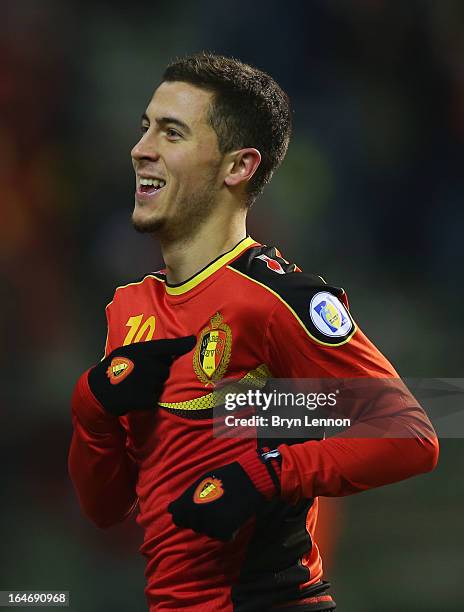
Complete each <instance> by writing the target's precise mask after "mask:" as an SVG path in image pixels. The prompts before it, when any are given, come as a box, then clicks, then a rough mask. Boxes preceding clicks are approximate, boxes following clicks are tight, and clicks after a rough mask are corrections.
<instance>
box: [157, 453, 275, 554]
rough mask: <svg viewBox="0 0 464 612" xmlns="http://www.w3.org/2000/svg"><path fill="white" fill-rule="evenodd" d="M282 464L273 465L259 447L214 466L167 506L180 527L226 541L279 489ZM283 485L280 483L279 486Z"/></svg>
mask: <svg viewBox="0 0 464 612" xmlns="http://www.w3.org/2000/svg"><path fill="white" fill-rule="evenodd" d="M279 476H280V464H276V465H275V466H270V465H269V463H267V462H266V461H265V459H263V456H262V455H260V453H259V452H258V451H256V450H253V451H248V452H246V453H244V454H243V455H242V457H241V458H240V460H239V461H234V462H233V463H229V464H227V465H223V466H222V467H219V468H215V469H213V470H210V471H209V472H207V473H206V474H204V475H203V476H202V477H201V478H199V479H198V480H197V481H196V482H194V483H193V484H192V485H191V486H190V487H189V488H188V489H187V490H186V491H184V493H183V494H182V495H181V496H180V497H178V498H177V499H176V500H175V501H173V502H171V503H170V504H169V506H168V511H169V512H170V513H171V514H172V519H173V521H174V523H175V524H176V525H177V526H178V527H186V528H190V529H193V531H196V532H197V533H203V534H205V535H207V536H209V537H210V538H216V539H218V540H222V541H224V542H226V541H227V540H230V539H231V538H232V537H233V536H234V534H235V532H236V531H237V530H238V529H239V528H240V527H241V526H242V525H243V524H244V523H245V522H246V521H247V520H248V519H249V518H250V517H251V516H253V514H255V513H256V512H257V511H258V510H259V508H260V507H261V506H262V505H263V504H264V503H265V502H266V499H271V498H272V497H273V496H274V495H276V494H277V492H278V485H279V483H278V480H277V479H278V478H279ZM279 488H280V487H279Z"/></svg>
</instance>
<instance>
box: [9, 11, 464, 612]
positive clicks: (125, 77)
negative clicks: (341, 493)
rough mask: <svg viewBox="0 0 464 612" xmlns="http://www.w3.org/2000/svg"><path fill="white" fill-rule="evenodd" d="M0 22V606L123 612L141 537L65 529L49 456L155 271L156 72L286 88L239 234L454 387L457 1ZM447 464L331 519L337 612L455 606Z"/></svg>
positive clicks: (85, 527)
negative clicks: (151, 141)
mask: <svg viewBox="0 0 464 612" xmlns="http://www.w3.org/2000/svg"><path fill="white" fill-rule="evenodd" d="M1 13H2V18H1V25H0V58H1V59H0V110H1V112H0V156H1V163H0V183H1V201H2V202H1V223H0V260H1V264H2V272H3V282H2V284H1V288H2V308H1V312H2V318H1V327H2V334H3V338H4V340H3V343H4V344H3V346H4V349H3V351H2V355H1V364H2V366H1V371H2V379H3V382H2V395H3V425H2V427H1V430H0V436H1V466H2V481H3V487H2V489H3V495H2V498H3V503H2V506H1V524H2V526H3V530H4V533H3V537H2V546H1V548H0V557H1V558H0V578H1V579H0V589H3V590H5V589H41V590H43V589H67V590H70V591H71V598H72V605H71V608H72V609H73V610H76V611H78V612H97V611H98V612H107V611H108V610H112V611H113V612H118V611H131V612H139V611H143V610H145V600H144V596H143V586H144V577H143V571H144V564H143V560H142V559H141V558H140V557H139V555H138V552H137V547H138V545H139V544H140V541H141V537H142V534H141V532H140V531H139V529H138V528H137V527H136V526H134V525H131V524H128V525H123V526H120V527H116V528H114V529H112V530H110V531H108V532H101V531H99V530H98V529H97V528H94V527H93V526H92V525H90V524H88V523H87V522H86V521H85V520H84V519H83V518H82V517H81V515H80V512H79V509H78V506H77V502H76V499H75V496H74V493H73V491H72V489H71V485H70V482H69V480H68V477H67V472H66V454H67V448H68V444H69V439H70V433H71V428H70V419H69V396H70V392H71V388H72V385H73V383H74V381H75V379H76V378H77V376H78V375H79V374H80V372H81V371H83V370H84V368H86V367H87V366H88V365H89V364H91V363H92V362H94V361H95V360H96V359H97V357H98V356H100V355H101V352H102V347H103V344H104V339H105V323H104V313H103V308H104V306H105V304H106V303H107V302H108V301H109V300H110V299H111V297H112V292H113V289H114V287H115V286H116V285H118V284H121V283H124V282H127V281H128V280H132V279H134V278H136V277H138V276H140V275H142V274H143V273H145V272H148V271H151V270H154V269H157V268H158V267H159V266H160V263H161V262H160V256H159V251H158V249H157V247H156V245H154V244H152V241H151V240H150V238H147V237H141V236H139V235H137V234H135V232H133V230H132V229H131V226H130V223H129V216H130V212H131V208H132V202H133V183H134V180H133V175H132V168H131V164H130V159H129V150H130V148H131V146H132V145H133V143H134V142H135V141H136V139H137V138H138V136H139V117H140V114H141V113H142V112H143V110H144V109H145V105H146V103H147V102H148V100H149V99H150V97H151V94H152V91H153V89H154V88H155V86H156V84H157V81H158V79H159V76H160V74H161V71H162V69H163V67H164V65H165V64H166V62H167V61H168V60H170V59H171V58H173V57H175V56H178V55H182V54H185V53H190V52H195V51H199V50H201V49H209V50H213V51H216V52H221V53H224V54H231V55H234V56H237V57H239V58H241V59H242V60H244V61H247V62H250V63H253V64H255V65H257V66H259V67H260V68H262V69H264V70H266V71H268V72H270V73H271V74H272V75H273V76H274V77H275V78H276V79H277V80H278V81H279V83H281V84H282V86H283V87H284V88H285V89H286V90H287V91H288V92H289V93H290V96H291V98H292V101H293V107H294V119H295V130H294V137H293V141H292V143H291V146H290V150H289V153H288V156H287V159H286V161H285V162H284V164H283V166H282V168H281V170H280V171H279V172H278V174H277V175H276V176H275V178H274V180H273V182H272V184H271V186H270V187H269V188H268V189H267V190H266V192H265V194H264V196H263V197H262V198H261V200H260V201H259V202H258V203H257V204H256V205H255V207H254V209H253V211H252V214H251V220H250V232H251V234H252V235H253V236H254V237H255V238H257V239H259V240H262V241H265V242H266V243H268V244H277V245H279V246H280V248H281V250H282V252H283V253H284V255H285V256H286V257H287V258H288V259H291V260H293V261H296V262H297V263H298V264H299V265H300V266H302V267H303V268H305V269H306V270H308V271H314V272H318V273H321V274H322V275H323V276H324V277H325V278H327V279H329V280H330V282H331V283H334V284H337V285H341V286H343V287H345V288H346V289H347V291H348V295H349V297H350V302H351V307H352V311H353V313H354V316H355V318H356V319H357V320H358V322H359V323H360V325H361V326H362V327H363V328H364V330H365V331H366V332H367V334H368V335H369V336H370V337H371V338H372V339H373V340H374V341H375V343H376V344H377V345H378V346H379V347H380V348H381V349H382V350H383V351H384V353H385V354H386V355H387V356H388V357H389V358H390V359H391V360H392V361H393V363H394V364H395V365H396V366H397V368H398V369H399V370H400V372H401V373H402V374H403V375H404V376H411V377H412V376H417V377H440V376H442V377H443V376H446V377H458V376H462V365H463V364H462V361H463V358H462V357H463V350H462V321H461V319H462V308H461V303H462V298H463V282H462V268H463V264H462V232H463V225H464V224H463V222H464V219H463V216H464V214H463V211H464V207H463V196H464V183H463V144H464V70H463V58H464V28H463V25H464V24H463V19H464V4H463V3H462V2H459V1H458V0H440V1H437V0H428V1H427V0H421V1H416V0H408V1H407V2H391V1H390V2H388V1H386V0H351V1H349V2H346V1H343V0H312V1H308V2H296V1H294V0H287V1H286V2H282V1H281V2H278V1H274V0H267V1H266V2H258V1H255V2H249V3H246V4H240V3H239V4H235V5H230V4H224V3H218V2H217V1H216V0H205V1H199V2H186V1H182V0H176V1H172V2H167V1H158V2H147V1H146V0H144V1H140V2H137V3H127V2H120V1H116V0H114V1H113V2H108V3H104V2H93V3H90V2H89V3H85V2H82V3H78V2H70V1H64V0H42V1H40V2H38V1H36V2H33V1H30V0H19V1H18V2H9V3H5V2H4V3H2V11H1ZM441 448H442V451H441V460H440V464H439V467H438V468H437V470H436V471H435V472H434V473H433V474H431V475H427V476H421V477H417V478H415V479H413V480H411V481H407V482H405V483H400V484H397V485H394V486H390V487H387V488H384V489H379V490H374V491H370V492H368V493H364V494H362V495H359V496H354V497H352V498H346V499H343V500H331V501H330V502H329V505H328V507H327V511H328V512H330V516H331V517H332V519H331V520H332V521H333V522H332V524H330V523H329V526H328V531H327V530H326V542H327V543H326V546H327V548H328V549H330V550H328V561H327V565H328V578H329V579H331V580H332V583H333V585H334V589H333V591H334V594H335V596H336V599H337V601H338V602H339V609H340V610H341V611H342V612H373V611H376V612H392V611H393V610H394V611H397V610H398V611H399V610H401V611H406V610H407V611H410V612H432V611H433V612H441V611H443V610H445V609H453V610H459V609H463V608H464V585H463V581H462V567H463V552H462V551H463V545H464V538H463V526H462V505H463V501H464V484H463V482H464V480H463V478H462V472H463V468H464V460H463V453H462V441H461V440H459V439H455V440H443V441H442V447H441ZM328 516H329V515H328ZM329 540H332V543H330V542H329Z"/></svg>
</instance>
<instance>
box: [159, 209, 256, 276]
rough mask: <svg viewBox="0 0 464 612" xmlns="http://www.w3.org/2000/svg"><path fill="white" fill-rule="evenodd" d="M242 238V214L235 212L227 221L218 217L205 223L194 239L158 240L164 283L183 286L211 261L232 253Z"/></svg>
mask: <svg viewBox="0 0 464 612" xmlns="http://www.w3.org/2000/svg"><path fill="white" fill-rule="evenodd" d="M246 235H247V233H246V213H245V211H236V213H235V214H234V215H233V217H232V218H229V219H223V218H221V217H218V218H212V219H210V220H208V221H207V222H206V223H204V224H203V225H202V226H201V227H200V228H199V229H198V231H197V232H196V233H195V235H194V236H187V237H183V238H179V239H177V240H173V241H164V240H163V239H160V243H161V252H162V254H163V259H164V262H165V264H166V279H167V281H168V283H170V284H172V285H177V284H179V283H183V282H184V281H186V280H187V279H189V278H191V277H192V276H194V275H195V274H196V273H197V272H199V271H200V270H202V269H203V268H204V267H205V266H207V265H208V264H209V263H210V262H211V261H213V260H214V259H216V258H217V257H219V256H220V255H222V254H223V253H226V252H227V251H230V250H231V249H233V248H234V246H235V245H236V244H237V243H238V242H240V241H241V240H243V239H244V238H246Z"/></svg>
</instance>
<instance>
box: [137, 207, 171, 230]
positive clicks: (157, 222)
mask: <svg viewBox="0 0 464 612" xmlns="http://www.w3.org/2000/svg"><path fill="white" fill-rule="evenodd" d="M132 225H133V227H134V229H135V230H136V231H137V232H140V233H141V234H153V233H155V232H159V231H160V230H161V228H162V227H163V226H164V220H163V219H155V218H153V217H150V216H145V215H143V214H142V215H140V214H138V213H137V210H134V212H133V213H132Z"/></svg>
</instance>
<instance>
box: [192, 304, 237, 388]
mask: <svg viewBox="0 0 464 612" xmlns="http://www.w3.org/2000/svg"><path fill="white" fill-rule="evenodd" d="M231 349H232V330H231V329H230V327H229V325H227V323H224V322H223V320H222V315H221V314H220V313H219V312H217V313H216V314H215V315H214V317H212V318H211V326H210V327H206V328H205V329H204V330H203V331H202V332H201V334H200V336H199V338H198V343H197V347H196V349H195V354H194V356H193V368H194V370H195V374H196V375H197V376H198V378H199V379H200V380H201V382H202V383H204V385H205V386H207V385H213V384H214V382H215V381H217V380H221V378H222V377H223V376H224V374H225V372H226V370H227V366H228V365H229V360H230V353H231Z"/></svg>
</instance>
